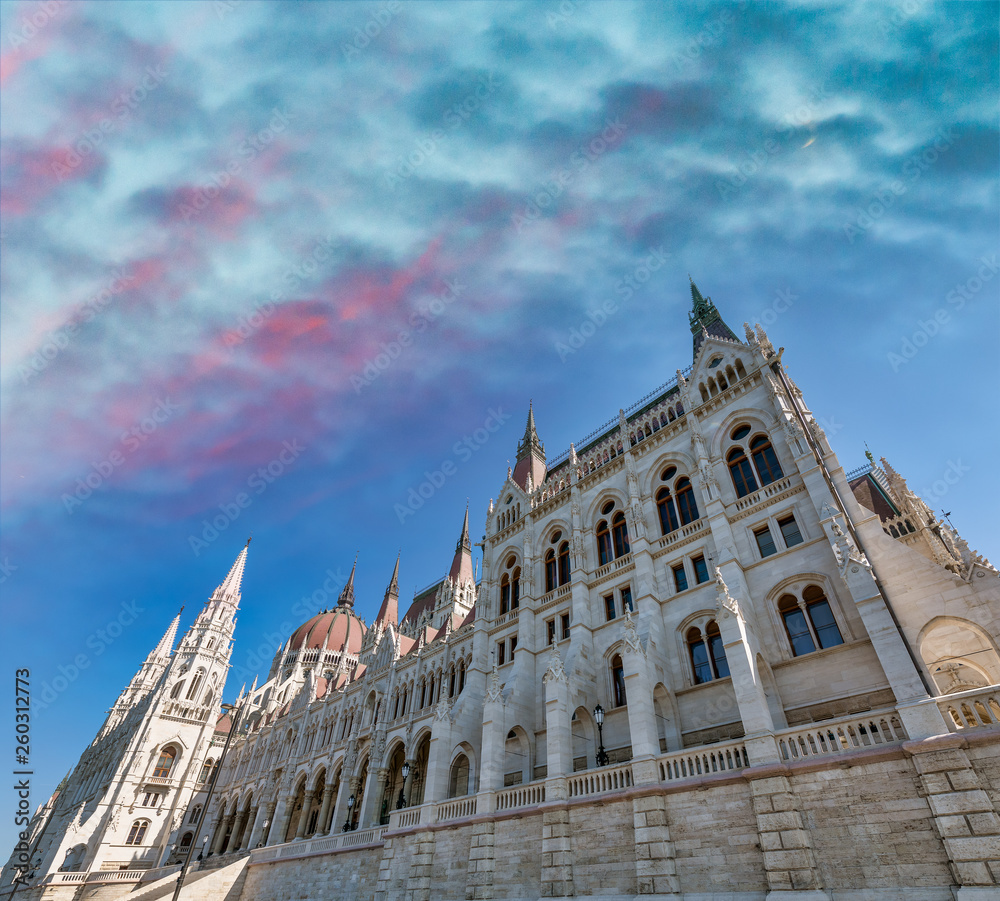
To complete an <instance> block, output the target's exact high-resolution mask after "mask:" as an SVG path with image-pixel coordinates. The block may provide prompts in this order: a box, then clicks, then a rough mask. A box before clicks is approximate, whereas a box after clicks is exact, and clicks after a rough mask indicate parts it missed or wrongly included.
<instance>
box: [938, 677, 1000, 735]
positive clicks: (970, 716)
mask: <svg viewBox="0 0 1000 901" xmlns="http://www.w3.org/2000/svg"><path fill="white" fill-rule="evenodd" d="M937 705H938V708H939V709H940V711H941V715H942V716H943V717H944V721H945V722H946V723H947V724H948V728H949V729H951V731H952V732H964V731H967V730H969V729H982V728H983V727H985V726H996V725H997V724H1000V686H998V685H988V686H986V687H985V688H973V689H971V690H970V691H960V692H956V693H955V694H953V695H946V696H945V697H943V698H938V699H937Z"/></svg>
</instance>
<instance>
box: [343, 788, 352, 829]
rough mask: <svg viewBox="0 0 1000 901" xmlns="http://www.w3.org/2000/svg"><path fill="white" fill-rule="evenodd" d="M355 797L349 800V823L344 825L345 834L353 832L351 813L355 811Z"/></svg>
mask: <svg viewBox="0 0 1000 901" xmlns="http://www.w3.org/2000/svg"><path fill="white" fill-rule="evenodd" d="M354 801H355V798H354V795H351V797H349V798H348V799H347V822H346V823H344V832H350V831H351V811H352V810H353V809H354Z"/></svg>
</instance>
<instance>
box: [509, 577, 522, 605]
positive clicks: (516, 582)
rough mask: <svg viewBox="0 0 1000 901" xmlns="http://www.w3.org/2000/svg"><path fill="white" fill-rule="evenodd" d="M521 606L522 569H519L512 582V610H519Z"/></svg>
mask: <svg viewBox="0 0 1000 901" xmlns="http://www.w3.org/2000/svg"><path fill="white" fill-rule="evenodd" d="M520 605H521V567H517V569H515V570H514V572H513V574H512V575H511V581H510V609H511V610H517V608H518V607H519V606H520Z"/></svg>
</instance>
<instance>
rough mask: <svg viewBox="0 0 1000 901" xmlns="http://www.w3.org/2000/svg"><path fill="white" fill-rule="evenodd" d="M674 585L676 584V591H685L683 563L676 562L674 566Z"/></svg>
mask: <svg viewBox="0 0 1000 901" xmlns="http://www.w3.org/2000/svg"><path fill="white" fill-rule="evenodd" d="M674 585H676V586H677V590H678V591H687V587H688V579H687V574H686V573H685V572H684V564H683V563H678V564H677V566H675V567H674Z"/></svg>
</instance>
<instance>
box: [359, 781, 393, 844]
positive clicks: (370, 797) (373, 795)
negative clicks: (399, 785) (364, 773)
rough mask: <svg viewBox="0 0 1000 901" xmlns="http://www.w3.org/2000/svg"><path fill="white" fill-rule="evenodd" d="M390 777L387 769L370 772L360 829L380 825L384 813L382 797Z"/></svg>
mask: <svg viewBox="0 0 1000 901" xmlns="http://www.w3.org/2000/svg"><path fill="white" fill-rule="evenodd" d="M388 777H389V771H388V770H387V769H386V768H385V767H379V768H378V769H377V770H375V771H374V772H373V771H372V770H371V769H369V770H368V784H367V785H366V786H365V796H364V799H363V803H364V810H363V811H362V812H361V818H360V819H359V820H358V828H359V829H367V828H368V827H369V826H377V825H378V822H379V819H380V816H381V813H382V795H383V794H385V783H386V780H387V779H388ZM373 783H374V784H373Z"/></svg>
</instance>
